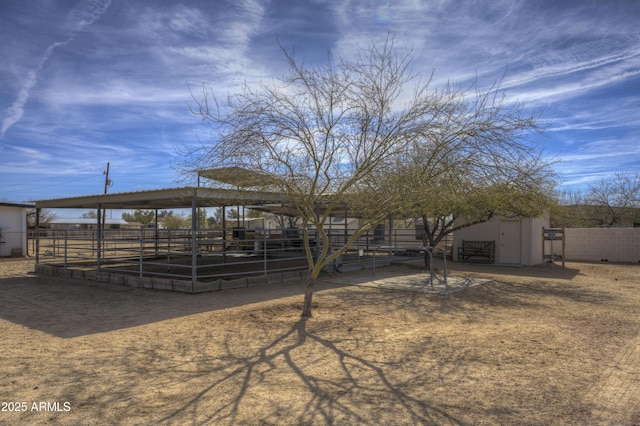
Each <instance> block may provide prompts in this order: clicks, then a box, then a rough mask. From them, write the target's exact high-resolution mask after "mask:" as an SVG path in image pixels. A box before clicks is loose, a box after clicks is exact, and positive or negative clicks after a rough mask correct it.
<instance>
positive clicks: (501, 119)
mask: <svg viewBox="0 0 640 426" xmlns="http://www.w3.org/2000/svg"><path fill="white" fill-rule="evenodd" d="M283 52H284V55H285V57H286V59H287V60H288V63H289V73H288V75H287V76H286V77H284V78H283V79H282V80H281V85H266V84H263V85H261V86H260V87H259V88H255V89H254V88H251V87H248V86H247V87H244V89H243V90H242V92H241V93H238V94H235V95H232V96H228V97H227V98H226V99H225V100H221V99H220V98H218V97H216V95H215V94H214V93H213V92H212V91H211V90H204V92H203V95H202V98H201V99H195V102H196V107H195V108H193V112H194V113H195V114H197V115H199V116H200V117H202V119H203V120H205V121H207V122H208V123H209V124H210V125H211V127H212V129H213V132H214V140H213V141H212V142H211V143H208V144H205V145H203V146H202V147H200V148H199V149H198V150H197V151H193V152H191V153H190V154H191V159H192V161H191V163H189V164H188V167H187V168H190V169H191V170H194V169H202V168H206V167H210V166H211V165H218V166H220V165H221V166H225V167H230V168H232V167H240V168H243V169H249V170H251V171H253V172H255V173H258V174H259V175H260V176H264V177H265V179H264V183H265V186H268V187H270V188H271V189H274V188H275V189H276V190H278V191H279V192H281V193H283V194H284V195H285V196H286V198H287V200H288V202H289V204H290V205H291V207H293V208H294V209H295V211H296V213H297V214H298V215H299V216H300V218H301V221H302V229H303V241H304V248H305V253H306V257H307V262H308V265H309V278H308V280H307V283H306V292H305V298H304V307H303V312H302V316H303V317H304V318H307V317H310V316H311V302H312V296H313V287H314V282H315V280H316V278H317V277H318V275H319V273H320V272H321V271H322V269H323V268H324V266H326V265H328V264H330V263H331V262H333V261H334V260H335V259H337V258H338V257H339V256H341V255H342V254H344V253H345V252H346V250H347V249H348V248H349V247H350V246H351V245H352V244H353V243H354V242H355V241H357V239H358V238H359V237H360V236H361V235H362V234H363V233H364V232H366V231H367V230H369V229H371V228H372V227H373V226H375V225H376V224H378V223H380V222H381V221H383V220H384V219H386V217H387V216H388V215H389V214H390V213H394V212H403V210H404V211H405V213H406V212H407V211H409V212H412V211H420V212H421V213H426V212H427V211H428V212H431V211H433V212H437V213H440V212H445V211H446V213H447V214H449V213H454V212H456V211H451V210H450V208H449V207H447V208H443V209H442V210H439V209H436V210H425V209H422V210H420V209H418V210H416V206H417V205H421V206H427V205H429V204H428V203H430V202H433V200H434V198H432V197H430V194H436V195H438V196H439V197H440V195H439V192H438V191H440V190H442V189H443V188H444V187H445V186H446V185H450V184H451V182H455V183H456V185H455V188H458V189H459V190H463V189H464V188H465V185H466V184H467V183H468V182H475V180H476V179H481V182H483V183H485V182H487V179H489V178H490V179H492V180H491V182H496V183H504V182H507V181H508V179H509V177H510V175H509V173H508V171H509V169H508V167H506V166H505V167H503V168H501V169H499V170H498V171H499V172H500V173H502V174H501V175H497V174H495V173H492V170H489V168H488V167H482V165H484V164H487V163H490V164H493V165H495V164H497V163H499V162H501V161H505V162H508V163H509V164H512V165H513V169H515V168H516V166H518V167H521V169H520V172H522V173H526V172H527V171H530V170H528V169H526V168H523V167H524V165H523V164H522V163H520V162H519V160H520V158H515V159H514V157H513V156H512V152H511V151H513V150H515V149H516V148H518V149H520V151H522V152H525V147H524V143H521V142H519V139H518V138H519V137H520V136H521V133H524V132H526V131H528V130H530V129H531V128H534V127H535V117H525V118H523V117H522V116H521V115H518V113H520V112H521V111H520V109H518V108H515V109H508V108H507V107H506V106H505V104H504V103H503V102H501V101H499V100H496V97H495V95H494V97H492V95H491V94H488V95H485V96H475V97H473V100H472V101H469V100H468V99H467V98H466V97H465V96H466V94H465V91H462V90H460V89H458V88H456V87H452V86H446V87H445V88H443V89H440V90H432V89H431V88H430V84H429V83H430V80H427V81H422V80H421V79H420V78H419V75H417V74H416V73H414V72H413V71H412V69H411V62H412V56H411V53H410V52H407V53H399V52H398V49H396V47H395V46H394V43H393V41H392V40H389V39H387V41H386V42H385V43H384V44H382V45H377V44H375V43H372V44H371V45H370V46H369V47H368V48H366V49H363V50H362V51H361V52H360V54H359V55H358V56H357V57H356V58H355V59H354V60H344V59H339V60H338V61H335V62H334V61H333V60H332V58H331V57H329V59H328V61H327V63H326V64H325V65H323V66H320V67H307V66H305V65H304V64H303V63H300V62H299V61H297V60H296V58H295V57H294V55H293V54H290V53H287V52H286V51H285V50H284V49H283ZM491 93H494V92H491ZM469 167H474V168H473V169H472V170H473V172H467V171H466V170H467V169H468V168H469ZM511 173H515V172H513V171H511ZM499 177H501V179H499ZM448 178H452V179H453V181H452V180H449V179H448ZM265 189H267V188H266V187H265ZM487 190H488V189H487ZM453 195H456V194H455V192H451V191H448V192H446V197H453ZM469 196H470V197H472V196H474V193H473V192H471V193H469ZM453 198H455V197H453ZM440 201H441V204H442V205H445V204H446V202H447V200H445V198H444V196H443V197H440ZM470 203H472V201H467V205H469V204H470ZM345 208H348V209H349V210H350V211H357V212H358V216H359V218H360V220H359V222H358V228H357V229H356V230H355V232H354V233H353V234H352V235H350V237H349V238H348V239H346V241H345V242H344V244H343V245H342V246H341V247H340V248H338V249H336V250H335V251H333V252H331V251H330V244H329V236H328V235H327V234H326V233H325V230H324V228H325V226H324V225H325V224H326V223H327V220H328V219H329V217H330V216H331V215H332V214H335V212H336V211H337V210H342V211H344V209H345ZM429 209H431V207H429ZM463 212H466V210H464V211H463ZM310 228H311V229H313V230H315V232H316V233H317V238H318V239H319V240H320V242H321V244H320V250H319V252H318V251H317V250H315V248H314V247H312V246H311V244H310V234H309V232H310V231H309V229H310Z"/></svg>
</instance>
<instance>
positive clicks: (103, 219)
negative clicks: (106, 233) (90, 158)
mask: <svg viewBox="0 0 640 426" xmlns="http://www.w3.org/2000/svg"><path fill="white" fill-rule="evenodd" d="M102 174H104V175H105V178H104V193H105V195H106V194H107V189H109V187H110V186H111V184H113V182H112V181H111V179H109V162H107V170H105V171H104V172H102ZM106 215H107V210H106V209H102V229H104V228H105V223H106V221H107V217H106Z"/></svg>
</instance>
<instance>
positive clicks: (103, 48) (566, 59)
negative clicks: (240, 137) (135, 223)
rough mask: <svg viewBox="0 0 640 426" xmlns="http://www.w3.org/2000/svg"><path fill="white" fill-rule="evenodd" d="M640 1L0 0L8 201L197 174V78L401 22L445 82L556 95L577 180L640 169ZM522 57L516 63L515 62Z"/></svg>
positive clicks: (541, 103) (549, 148)
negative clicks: (190, 167) (190, 169)
mask: <svg viewBox="0 0 640 426" xmlns="http://www.w3.org/2000/svg"><path fill="white" fill-rule="evenodd" d="M639 23H640V1H635V0H628V1H616V0H606V1H605V0H576V1H562V0H551V1H535V0H523V1H519V0H504V1H501V0H477V1H466V0H451V1H448V0H437V1H435V0H434V1H419V0H406V1H355V0H352V1H350V0H317V1H313V0H312V1H300V0H297V1H296V0H274V1H271V2H268V1H258V0H255V1H254V0H231V1H217V0H210V1H209V0H201V1H197V0H194V1H183V2H169V1H156V0H139V1H124V0H111V1H109V0H81V1H55V0H29V1H24V0H0V40H1V42H0V58H2V60H0V124H1V126H0V200H2V201H13V202H22V201H29V200H40V199H49V198H60V197H70V196H76V195H89V194H98V193H101V192H102V191H103V189H104V178H105V176H104V174H103V172H104V170H105V169H106V165H107V162H109V163H110V177H111V179H112V180H113V185H112V186H111V187H110V189H109V191H110V192H126V191H137V190H146V189H157V188H166V187H176V186H181V185H182V184H183V183H181V181H180V176H179V175H178V174H177V172H176V171H175V169H174V167H173V165H175V164H176V163H178V162H180V161H181V157H180V154H179V153H178V151H177V148H178V147H180V146H181V145H183V144H186V145H191V144H196V143H198V141H199V140H206V139H207V138H208V137H210V135H209V133H208V129H207V127H206V126H204V125H203V123H202V122H201V121H200V120H199V119H198V118H197V117H194V116H193V115H191V114H190V112H189V105H190V104H193V100H192V98H191V95H190V92H189V88H190V87H191V88H192V89H193V90H194V91H195V92H198V91H200V90H201V88H202V87H203V85H204V86H205V87H208V88H211V89H213V90H214V92H215V93H217V94H218V95H221V96H225V95H226V94H227V93H233V92H235V91H237V90H238V88H239V87H240V85H242V84H243V83H244V82H247V83H248V84H257V83H259V82H266V81H269V80H270V79H272V78H274V77H277V76H279V75H282V74H283V73H284V72H285V71H286V64H285V62H284V60H283V56H282V53H281V52H280V51H279V47H278V40H279V42H280V43H281V44H282V45H283V46H284V47H286V48H293V47H295V50H296V56H297V57H299V58H304V60H305V62H306V63H308V64H313V63H316V62H318V61H325V60H326V57H327V56H326V55H327V51H329V50H331V52H332V53H333V54H335V55H338V56H344V57H349V56H350V55H352V54H353V53H354V52H355V51H356V49H357V48H358V47H364V46H366V45H367V44H368V41H369V40H371V39H373V40H382V39H384V38H385V37H387V34H391V36H393V37H394V38H395V40H396V41H397V43H398V45H399V46H401V47H407V48H411V49H413V51H414V55H415V62H414V68H415V69H416V70H417V71H419V72H422V73H423V74H424V75H425V76H428V75H430V74H431V73H432V72H433V73H434V80H433V86H434V87H437V86H438V85H441V84H444V83H445V82H446V81H447V80H450V79H451V80H456V81H460V82H468V81H470V80H471V79H474V78H475V77H476V76H477V78H478V81H479V84H480V86H481V87H482V86H486V87H488V86H490V85H491V84H492V83H494V82H495V81H496V80H499V79H501V78H503V76H504V78H503V83H502V87H503V88H504V89H505V90H506V95H507V97H508V98H509V99H510V100H519V101H521V102H523V103H524V104H525V105H526V106H528V107H532V108H538V107H540V108H544V114H543V119H544V121H545V122H547V123H548V129H547V131H546V134H545V136H546V142H545V153H546V154H545V155H548V156H549V157H550V158H553V159H555V160H557V161H558V164H557V165H556V170H557V172H558V174H559V176H560V179H561V180H560V183H561V184H562V185H563V188H572V189H577V190H582V189H585V188H586V187H587V186H588V185H589V184H590V183H593V182H595V181H598V180H600V179H602V178H606V177H608V176H610V175H612V174H613V173H614V172H616V171H630V172H637V171H639V170H640V143H639V142H640V140H639V139H640V25H639ZM505 72H506V75H505Z"/></svg>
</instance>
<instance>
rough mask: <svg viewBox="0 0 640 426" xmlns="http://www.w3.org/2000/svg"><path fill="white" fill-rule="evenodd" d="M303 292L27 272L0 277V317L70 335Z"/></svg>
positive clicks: (294, 286) (290, 287)
mask: <svg viewBox="0 0 640 426" xmlns="http://www.w3.org/2000/svg"><path fill="white" fill-rule="evenodd" d="M340 286H341V285H340V284H336V283H329V282H327V283H320V284H319V285H318V286H317V289H318V291H321V290H324V289H330V288H336V287H340ZM303 294H304V286H303V283H301V282H296V281H291V282H285V283H276V284H269V285H260V286H253V287H245V288H237V289H228V290H220V291H215V292H210V293H199V294H187V293H174V292H168V291H159V290H150V289H142V288H133V287H126V286H119V285H115V284H105V283H98V282H93V281H85V280H79V279H71V278H65V279H61V278H56V277H43V276H37V275H35V274H30V275H29V276H20V277H10V278H0V295H1V298H0V318H2V319H4V320H7V321H10V322H12V323H14V324H20V325H23V326H25V327H28V328H30V329H34V330H39V331H42V332H45V333H47V334H50V335H54V336H57V337H61V338H73V337H79V336H83V335H88V334H95V333H103V332H109V331H114V330H119V329H123V328H130V327H137V326H141V325H146V324H150V323H155V322H159V321H165V320H169V319H173V318H179V317H183V316H189V315H194V314H198V313H203V312H210V311H217V310H222V309H230V308H234V307H239V306H244V305H249V304H252V303H261V302H266V301H270V300H277V299H281V298H286V297H291V296H299V297H300V298H302V296H303Z"/></svg>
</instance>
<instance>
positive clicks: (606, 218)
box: [552, 172, 640, 227]
mask: <svg viewBox="0 0 640 426" xmlns="http://www.w3.org/2000/svg"><path fill="white" fill-rule="evenodd" d="M638 222H640V174H638V173H635V174H632V173H629V172H618V173H615V174H614V175H613V176H612V177H610V178H606V179H602V180H600V181H599V182H597V183H595V184H593V185H590V186H589V189H588V190H587V191H584V192H578V191H565V192H563V193H561V194H560V195H559V197H558V206H557V207H556V208H555V209H554V211H553V216H552V223H553V225H554V226H566V227H593V226H633V225H634V224H635V223H638Z"/></svg>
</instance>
